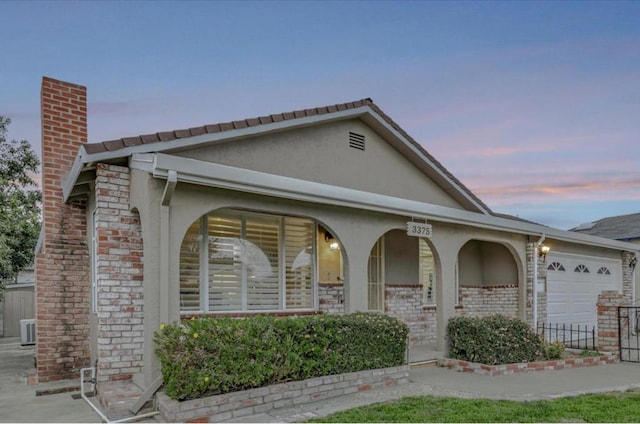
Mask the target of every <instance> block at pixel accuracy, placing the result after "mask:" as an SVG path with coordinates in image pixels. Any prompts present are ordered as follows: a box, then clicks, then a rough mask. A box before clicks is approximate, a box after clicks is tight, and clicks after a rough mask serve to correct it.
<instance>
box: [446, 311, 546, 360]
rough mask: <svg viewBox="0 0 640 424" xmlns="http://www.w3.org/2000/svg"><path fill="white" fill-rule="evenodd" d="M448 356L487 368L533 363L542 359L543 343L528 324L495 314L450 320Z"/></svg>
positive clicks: (448, 327)
mask: <svg viewBox="0 0 640 424" xmlns="http://www.w3.org/2000/svg"><path fill="white" fill-rule="evenodd" d="M447 331H448V334H449V356H450V357H451V358H454V359H461V360H463V361H469V362H478V363H481V364H487V365H502V364H513V363H518V362H533V361H536V360H539V359H540V358H542V357H543V356H544V353H545V350H544V343H543V341H542V339H541V338H540V337H539V336H538V335H537V334H536V333H535V331H533V329H532V328H531V327H529V325H527V323H525V322H524V321H522V320H520V319H517V318H509V317H506V316H504V315H499V314H494V315H491V316H487V317H480V318H471V317H454V318H451V319H449V323H448V326H447Z"/></svg>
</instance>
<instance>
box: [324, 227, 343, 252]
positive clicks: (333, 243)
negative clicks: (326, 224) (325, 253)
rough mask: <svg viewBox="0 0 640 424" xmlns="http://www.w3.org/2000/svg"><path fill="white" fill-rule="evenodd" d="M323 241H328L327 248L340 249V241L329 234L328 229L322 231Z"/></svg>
mask: <svg viewBox="0 0 640 424" xmlns="http://www.w3.org/2000/svg"><path fill="white" fill-rule="evenodd" d="M324 241H326V242H327V243H329V249H331V250H340V243H338V242H337V241H336V239H335V238H334V237H333V234H331V233H330V232H329V231H325V232H324Z"/></svg>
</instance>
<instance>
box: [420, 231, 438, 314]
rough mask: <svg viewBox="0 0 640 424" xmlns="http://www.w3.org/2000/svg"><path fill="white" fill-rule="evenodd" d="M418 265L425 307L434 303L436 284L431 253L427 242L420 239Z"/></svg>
mask: <svg viewBox="0 0 640 424" xmlns="http://www.w3.org/2000/svg"><path fill="white" fill-rule="evenodd" d="M418 246H419V247H418V249H419V253H418V258H419V259H418V263H419V267H420V269H419V273H420V284H422V287H423V290H424V297H423V302H424V304H425V305H433V304H435V303H436V291H435V290H436V283H435V277H434V266H433V253H432V252H431V249H430V248H429V245H428V244H427V242H426V241H425V240H424V239H423V238H420V239H419V241H418Z"/></svg>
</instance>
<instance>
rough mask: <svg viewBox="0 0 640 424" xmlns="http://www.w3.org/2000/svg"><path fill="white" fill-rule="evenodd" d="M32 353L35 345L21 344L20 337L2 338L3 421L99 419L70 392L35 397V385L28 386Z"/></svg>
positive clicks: (0, 389)
mask: <svg viewBox="0 0 640 424" xmlns="http://www.w3.org/2000/svg"><path fill="white" fill-rule="evenodd" d="M33 356H34V347H33V346H20V338H16V337H12V338H4V337H0V422H3V423H7V422H12V423H19V422H39V423H90V422H100V417H99V416H98V415H97V414H96V413H94V412H93V410H92V409H91V407H90V406H89V405H87V404H86V403H85V401H84V400H82V399H78V400H75V399H73V398H72V397H71V394H70V393H60V394H55V395H47V396H36V388H33V387H28V386H27V373H28V372H29V370H30V369H32V368H34V363H33ZM58 386H59V385H58ZM43 387H44V386H41V388H43Z"/></svg>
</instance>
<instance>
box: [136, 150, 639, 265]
mask: <svg viewBox="0 0 640 424" xmlns="http://www.w3.org/2000/svg"><path fill="white" fill-rule="evenodd" d="M129 166H130V167H131V168H134V169H140V170H143V171H146V172H149V173H150V174H152V175H153V177H155V178H159V179H167V178H168V177H169V175H172V173H173V172H175V177H176V178H177V182H181V183H188V184H198V185H203V186H207V187H215V188H222V189H227V190H236V191H241V192H245V193H253V194H258V195H264V196H273V197H278V198H284V199H290V200H297V201H304V202H312V203H318V204H323V205H332V206H340V207H347V208H353V209H359V210H366V211H373V212H381V213H388V214H393V215H399V216H404V217H407V218H408V219H410V218H414V219H426V220H429V221H435V222H444V223H451V224H459V225H467V226H470V227H474V228H484V229H489V230H495V231H502V232H509V233H515V234H522V235H529V236H541V235H542V234H545V235H546V237H547V238H548V239H555V240H558V241H565V242H571V243H580V244H586V245H590V246H595V247H603V248H608V249H616V250H628V251H632V252H636V251H638V250H640V245H637V244H632V243H626V242H621V241H617V240H611V239H605V238H601V237H595V236H588V235H584V234H579V233H574V232H570V231H564V230H559V229H555V228H551V227H546V226H544V225H538V224H533V223H528V222H523V221H518V220H512V219H507V218H501V217H496V216H492V215H485V214H482V213H478V212H470V211H466V210H462V209H455V208H450V207H446V206H440V205H435V204H431V203H425V202H419V201H415V200H409V199H402V198H398V197H392V196H387V195H382V194H377V193H371V192H366V191H361V190H355V189H350V188H346V187H339V186H332V185H328V184H322V183H317V182H313V181H307V180H300V179H296V178H291V177H285V176H282V175H275V174H269V173H265V172H258V171H253V170H248V169H244V168H236V167H232V166H227V165H220V164H216V163H210V162H204V161H200V160H196V159H189V158H183V157H179V156H172V155H167V154H163V153H153V154H134V155H132V157H131V159H130V162H129Z"/></svg>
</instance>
